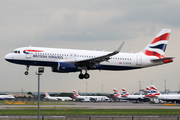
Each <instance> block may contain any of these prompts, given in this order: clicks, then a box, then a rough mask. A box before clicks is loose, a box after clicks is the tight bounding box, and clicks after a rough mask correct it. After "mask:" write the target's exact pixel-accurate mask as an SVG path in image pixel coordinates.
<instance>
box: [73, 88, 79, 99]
mask: <svg viewBox="0 0 180 120" xmlns="http://www.w3.org/2000/svg"><path fill="white" fill-rule="evenodd" d="M73 94H74V96H72V97H73V98H74V97H77V96H79V94H78V93H77V92H76V90H73Z"/></svg>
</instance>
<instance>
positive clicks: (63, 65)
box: [52, 62, 79, 73]
mask: <svg viewBox="0 0 180 120" xmlns="http://www.w3.org/2000/svg"><path fill="white" fill-rule="evenodd" d="M76 71H79V67H78V66H77V65H75V64H73V63H68V62H60V63H58V66H57V67H52V72H59V73H61V72H62V73H63V72H64V73H67V72H76Z"/></svg>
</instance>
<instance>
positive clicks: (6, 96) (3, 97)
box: [0, 95, 15, 100]
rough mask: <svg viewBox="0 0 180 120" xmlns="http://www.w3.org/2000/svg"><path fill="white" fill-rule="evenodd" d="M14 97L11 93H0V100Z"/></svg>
mask: <svg viewBox="0 0 180 120" xmlns="http://www.w3.org/2000/svg"><path fill="white" fill-rule="evenodd" d="M13 99H15V97H14V96H12V95H0V100H13Z"/></svg>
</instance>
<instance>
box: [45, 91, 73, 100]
mask: <svg viewBox="0 0 180 120" xmlns="http://www.w3.org/2000/svg"><path fill="white" fill-rule="evenodd" d="M44 98H46V99H49V100H59V101H70V100H72V98H70V97H51V96H50V95H49V94H48V93H47V92H45V97H44Z"/></svg>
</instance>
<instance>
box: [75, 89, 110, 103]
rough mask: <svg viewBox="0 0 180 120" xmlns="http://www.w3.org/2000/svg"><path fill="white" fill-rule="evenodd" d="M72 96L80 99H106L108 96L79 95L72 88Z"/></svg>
mask: <svg viewBox="0 0 180 120" xmlns="http://www.w3.org/2000/svg"><path fill="white" fill-rule="evenodd" d="M73 94H74V96H72V97H73V98H75V99H76V100H82V101H95V102H96V101H107V100H109V98H108V97H107V96H80V95H79V94H78V92H76V90H73Z"/></svg>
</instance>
